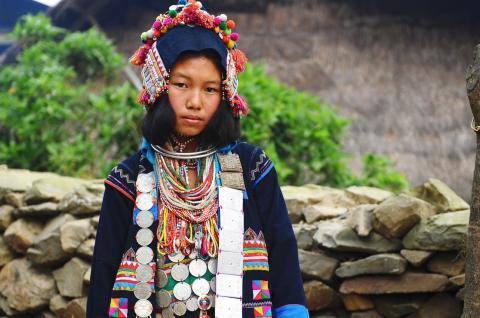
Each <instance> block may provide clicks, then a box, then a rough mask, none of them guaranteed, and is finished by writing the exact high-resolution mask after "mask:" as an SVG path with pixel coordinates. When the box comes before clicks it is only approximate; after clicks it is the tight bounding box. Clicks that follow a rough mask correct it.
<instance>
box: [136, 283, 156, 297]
mask: <svg viewBox="0 0 480 318" xmlns="http://www.w3.org/2000/svg"><path fill="white" fill-rule="evenodd" d="M133 293H134V294H135V297H137V299H148V298H149V297H150V296H151V295H152V288H151V287H150V284H148V283H138V284H137V285H135V288H134V289H133Z"/></svg>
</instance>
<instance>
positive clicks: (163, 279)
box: [157, 270, 168, 288]
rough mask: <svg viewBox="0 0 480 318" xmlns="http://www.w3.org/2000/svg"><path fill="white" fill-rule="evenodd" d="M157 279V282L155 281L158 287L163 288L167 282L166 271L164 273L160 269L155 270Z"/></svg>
mask: <svg viewBox="0 0 480 318" xmlns="http://www.w3.org/2000/svg"><path fill="white" fill-rule="evenodd" d="M157 280H158V282H157V286H158V287H160V288H163V287H165V286H167V284H168V276H167V273H165V272H164V271H162V270H159V271H157Z"/></svg>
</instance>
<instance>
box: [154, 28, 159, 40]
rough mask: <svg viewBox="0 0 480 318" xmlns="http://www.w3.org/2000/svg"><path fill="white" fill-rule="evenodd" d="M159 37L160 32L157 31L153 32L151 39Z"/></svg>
mask: <svg viewBox="0 0 480 318" xmlns="http://www.w3.org/2000/svg"><path fill="white" fill-rule="evenodd" d="M160 35H161V32H160V30H157V29H155V30H153V37H155V38H158V37H160Z"/></svg>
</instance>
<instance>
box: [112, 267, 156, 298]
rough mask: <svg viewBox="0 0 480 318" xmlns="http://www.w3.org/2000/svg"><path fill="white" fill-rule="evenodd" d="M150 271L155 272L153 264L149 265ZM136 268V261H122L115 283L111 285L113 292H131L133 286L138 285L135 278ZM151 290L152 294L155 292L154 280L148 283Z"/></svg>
mask: <svg viewBox="0 0 480 318" xmlns="http://www.w3.org/2000/svg"><path fill="white" fill-rule="evenodd" d="M149 265H150V267H151V268H152V270H153V271H154V272H155V267H156V264H155V263H154V262H152V263H150V264H149ZM137 268H138V262H136V261H127V260H123V261H122V262H121V263H120V267H119V268H118V271H117V277H116V278H115V283H114V284H113V290H128V291H133V290H134V288H135V285H137V284H138V280H137V278H136V277H135V273H136V271H137ZM148 283H149V284H150V287H151V288H152V292H154V291H155V281H154V278H153V277H152V279H151V280H150V281H149V282H148Z"/></svg>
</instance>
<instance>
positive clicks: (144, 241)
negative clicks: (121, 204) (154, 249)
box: [135, 229, 153, 246]
mask: <svg viewBox="0 0 480 318" xmlns="http://www.w3.org/2000/svg"><path fill="white" fill-rule="evenodd" d="M135 238H136V239H137V243H138V244H139V245H141V246H147V245H148V244H150V243H152V241H153V232H152V231H150V229H140V230H138V232H137V235H136V236H135Z"/></svg>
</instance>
